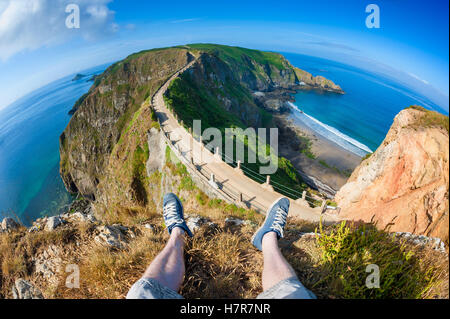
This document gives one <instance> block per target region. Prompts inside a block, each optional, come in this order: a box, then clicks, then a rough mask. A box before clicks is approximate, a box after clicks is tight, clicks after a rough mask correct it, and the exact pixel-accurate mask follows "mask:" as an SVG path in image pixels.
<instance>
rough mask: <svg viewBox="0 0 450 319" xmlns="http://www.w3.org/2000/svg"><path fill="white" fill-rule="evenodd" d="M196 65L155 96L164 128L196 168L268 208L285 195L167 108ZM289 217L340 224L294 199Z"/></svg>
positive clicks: (252, 202) (249, 200) (248, 199)
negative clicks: (207, 143) (215, 149)
mask: <svg viewBox="0 0 450 319" xmlns="http://www.w3.org/2000/svg"><path fill="white" fill-rule="evenodd" d="M194 63H195V60H194V61H192V62H190V63H189V64H187V65H186V66H185V67H184V68H183V69H182V70H180V71H178V72H177V73H176V74H174V75H173V76H172V77H171V78H170V79H169V80H168V81H167V82H166V83H165V84H164V85H163V86H162V87H161V88H160V89H159V90H158V92H157V93H156V94H155V95H154V96H153V99H152V104H153V107H154V109H155V111H156V114H157V116H158V117H159V119H160V123H161V126H162V128H163V130H164V131H165V132H168V133H169V137H170V140H171V141H175V143H174V145H175V146H176V147H177V148H178V149H179V150H180V151H181V153H182V154H183V155H184V156H185V157H186V158H188V159H191V158H193V159H194V163H195V165H196V166H197V168H199V169H201V170H202V172H208V174H210V173H211V172H212V173H214V175H215V179H216V181H217V183H219V184H221V185H223V186H224V187H226V188H227V189H231V190H233V191H234V192H235V193H237V194H239V193H242V194H243V197H244V201H247V202H249V203H251V204H254V205H255V206H258V207H261V206H262V207H263V208H265V209H267V208H268V207H270V205H271V204H272V203H273V202H274V201H275V200H276V199H278V198H280V197H282V196H283V195H282V194H280V193H277V192H275V191H273V190H270V189H268V188H267V187H265V186H264V184H259V183H257V182H255V181H253V180H252V179H250V178H248V177H247V176H245V175H244V174H242V172H240V171H239V170H237V169H235V168H233V167H231V166H230V165H228V164H226V163H225V162H223V161H222V160H220V159H218V158H217V156H215V155H214V154H212V153H211V152H210V151H209V150H208V149H206V148H205V147H204V146H203V145H202V144H201V143H200V142H198V141H196V140H195V139H193V137H192V135H191V134H189V132H188V131H186V129H184V128H183V127H182V126H181V125H180V124H179V123H178V121H177V120H176V119H175V117H174V115H173V114H172V113H171V112H170V110H168V108H167V107H166V105H165V102H164V98H163V95H164V93H165V92H166V90H167V88H168V86H169V85H170V83H171V82H172V81H173V80H174V79H175V78H176V77H178V75H179V74H180V73H182V72H184V71H185V70H187V69H188V68H190V67H191V66H192V65H193V64H194ZM203 129H204V128H203ZM289 216H294V217H296V218H300V219H303V220H308V221H312V222H317V221H319V219H320V217H321V216H322V219H323V220H324V221H325V222H335V221H337V218H336V217H335V216H333V215H329V214H322V215H321V214H320V212H318V209H312V208H310V207H305V206H304V205H301V204H298V203H296V202H295V201H294V200H291V208H290V211H289Z"/></svg>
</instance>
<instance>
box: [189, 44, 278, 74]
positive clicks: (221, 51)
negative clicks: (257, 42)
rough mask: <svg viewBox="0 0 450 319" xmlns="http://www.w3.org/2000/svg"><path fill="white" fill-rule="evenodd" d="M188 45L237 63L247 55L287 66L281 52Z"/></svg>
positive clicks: (268, 62) (260, 61)
mask: <svg viewBox="0 0 450 319" xmlns="http://www.w3.org/2000/svg"><path fill="white" fill-rule="evenodd" d="M188 47H190V48H193V49H197V50H201V51H206V52H209V53H211V54H215V55H217V56H218V57H219V58H221V59H223V60H224V61H226V62H230V63H233V64H236V62H238V63H243V61H244V60H243V57H244V56H247V57H249V58H251V59H252V60H254V61H256V62H258V63H259V64H263V65H265V64H271V65H273V66H275V67H276V68H278V69H284V68H285V66H284V63H285V59H284V58H283V56H282V55H281V54H279V53H274V52H264V51H258V50H251V49H246V48H241V47H233V46H226V45H219V44H207V43H197V44H189V45H188Z"/></svg>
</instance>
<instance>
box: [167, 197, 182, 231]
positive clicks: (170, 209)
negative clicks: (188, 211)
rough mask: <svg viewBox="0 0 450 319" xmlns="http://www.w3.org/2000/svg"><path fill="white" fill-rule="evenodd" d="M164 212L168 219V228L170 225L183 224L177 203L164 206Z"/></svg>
mask: <svg viewBox="0 0 450 319" xmlns="http://www.w3.org/2000/svg"><path fill="white" fill-rule="evenodd" d="M163 210H164V216H165V219H166V225H167V226H168V227H169V226H170V225H175V224H182V223H183V219H182V218H181V217H180V216H179V215H178V211H177V203H176V202H170V203H168V204H166V205H165V206H164V208H163Z"/></svg>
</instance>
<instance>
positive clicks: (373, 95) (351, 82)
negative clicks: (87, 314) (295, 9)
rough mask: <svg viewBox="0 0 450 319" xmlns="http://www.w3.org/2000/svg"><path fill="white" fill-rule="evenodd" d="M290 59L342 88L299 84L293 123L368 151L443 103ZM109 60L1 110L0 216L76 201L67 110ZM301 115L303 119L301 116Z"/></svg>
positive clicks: (24, 217)
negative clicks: (397, 120) (401, 123)
mask: <svg viewBox="0 0 450 319" xmlns="http://www.w3.org/2000/svg"><path fill="white" fill-rule="evenodd" d="M283 54H284V55H285V56H286V58H288V60H289V61H291V63H292V64H293V65H295V66H297V67H299V68H301V69H303V70H306V71H308V72H310V73H312V74H313V75H323V76H324V77H326V78H328V79H330V80H332V81H334V82H335V83H336V84H338V85H340V86H341V87H342V89H343V90H344V91H345V94H344V95H341V94H335V93H325V92H322V93H320V92H317V91H300V92H299V93H298V94H296V95H295V99H296V101H295V102H294V103H292V110H293V112H292V114H291V115H290V116H291V118H292V119H293V120H294V122H297V123H299V125H300V124H302V125H307V126H309V127H310V128H311V129H312V130H314V131H315V132H316V133H317V134H320V135H322V136H323V137H325V138H327V139H329V140H331V141H333V142H335V143H336V144H338V145H340V146H342V147H344V148H346V149H347V150H349V151H351V152H353V153H355V154H357V155H359V156H364V155H365V154H367V153H368V152H373V151H374V150H376V148H377V147H378V146H379V145H380V143H381V142H382V141H383V139H384V137H385V135H386V133H387V131H388V130H389V127H390V125H391V124H392V121H393V118H394V116H395V115H396V114H397V113H398V112H399V111H400V110H402V109H403V108H405V107H407V106H410V105H412V104H420V105H423V106H424V107H427V108H429V109H438V106H436V105H434V104H432V103H431V102H429V101H426V99H424V98H423V97H418V96H417V95H416V94H414V92H411V91H410V90H408V89H407V88H404V87H402V86H401V85H400V84H398V83H395V82H394V81H393V80H390V79H387V78H383V77H382V76H380V75H376V74H372V73H369V72H367V71H365V70H361V69H358V68H355V67H353V66H349V65H345V64H342V63H338V62H335V61H330V60H325V59H321V58H317V57H311V56H306V55H299V54H292V53H283ZM107 67H108V65H106V64H105V65H102V66H97V67H94V68H91V69H88V70H85V71H81V72H79V73H82V74H84V75H86V76H85V77H83V78H81V79H79V80H77V81H72V79H73V78H74V76H75V74H72V75H70V76H67V77H64V78H62V79H60V80H57V81H55V82H53V83H51V84H48V85H46V86H44V87H42V88H40V89H38V90H36V91H34V92H32V93H30V94H28V95H26V96H24V97H22V98H21V99H19V100H17V101H16V102H14V103H13V104H11V105H9V106H8V107H6V108H4V109H2V110H0V218H1V217H5V216H13V217H17V218H18V219H19V220H20V221H21V222H22V223H24V224H25V225H30V224H31V223H32V221H33V220H35V219H36V218H39V217H42V216H51V215H56V214H59V213H61V212H62V211H64V209H66V208H67V207H68V205H69V204H70V203H71V201H72V200H73V197H72V196H71V195H70V194H69V193H68V192H67V191H66V190H65V188H64V185H63V182H62V180H61V177H60V175H59V160H60V158H59V136H60V135H61V133H62V132H63V131H64V129H65V127H66V126H67V124H68V123H69V121H70V115H68V112H69V110H70V109H71V108H72V106H73V105H74V103H75V102H76V100H77V99H78V98H79V97H80V96H82V95H83V94H84V93H86V92H87V91H88V90H89V88H90V87H91V85H92V84H93V82H92V81H89V79H90V78H91V77H92V76H93V75H96V74H100V73H102V72H103V71H104V70H105V69H106V68H107ZM300 121H301V123H300Z"/></svg>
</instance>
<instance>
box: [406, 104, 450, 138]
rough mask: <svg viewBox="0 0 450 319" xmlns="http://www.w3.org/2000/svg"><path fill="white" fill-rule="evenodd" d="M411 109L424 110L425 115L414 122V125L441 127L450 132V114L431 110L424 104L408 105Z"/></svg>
mask: <svg viewBox="0 0 450 319" xmlns="http://www.w3.org/2000/svg"><path fill="white" fill-rule="evenodd" d="M408 108H410V109H414V110H418V111H421V112H423V115H422V116H421V117H420V118H419V119H418V121H417V123H414V125H412V127H414V128H419V127H439V128H443V129H444V130H446V131H447V133H448V132H449V119H448V116H446V115H443V114H440V113H438V112H435V111H430V110H427V109H425V108H424V107H422V106H418V105H412V106H410V107H408Z"/></svg>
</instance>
